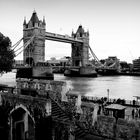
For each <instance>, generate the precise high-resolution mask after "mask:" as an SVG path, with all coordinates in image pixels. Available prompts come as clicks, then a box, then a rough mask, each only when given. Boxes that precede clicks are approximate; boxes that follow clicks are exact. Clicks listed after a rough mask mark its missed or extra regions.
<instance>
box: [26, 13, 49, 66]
mask: <svg viewBox="0 0 140 140" xmlns="http://www.w3.org/2000/svg"><path fill="white" fill-rule="evenodd" d="M45 32H46V23H45V19H44V18H43V21H42V20H39V18H38V16H37V13H36V11H34V12H33V14H32V16H31V19H30V20H29V22H28V23H26V19H24V23H23V43H24V44H25V43H26V42H27V41H28V40H30V39H31V37H32V36H34V40H33V42H32V43H31V44H30V45H28V46H27V47H26V48H24V52H23V60H24V64H29V65H33V64H36V63H37V62H39V61H44V60H45Z"/></svg>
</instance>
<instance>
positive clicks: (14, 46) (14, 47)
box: [11, 38, 23, 50]
mask: <svg viewBox="0 0 140 140" xmlns="http://www.w3.org/2000/svg"><path fill="white" fill-rule="evenodd" d="M22 39H23V38H21V39H20V40H19V41H18V42H17V43H16V44H14V45H13V46H12V47H11V48H12V50H15V49H16V47H17V46H18V45H19V44H20V42H21V41H22Z"/></svg>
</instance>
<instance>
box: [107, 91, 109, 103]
mask: <svg viewBox="0 0 140 140" xmlns="http://www.w3.org/2000/svg"><path fill="white" fill-rule="evenodd" d="M107 98H108V102H109V89H107Z"/></svg>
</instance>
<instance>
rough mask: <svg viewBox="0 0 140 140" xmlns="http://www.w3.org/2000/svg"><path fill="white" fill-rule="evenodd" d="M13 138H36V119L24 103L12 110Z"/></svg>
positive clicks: (11, 131) (23, 139)
mask: <svg viewBox="0 0 140 140" xmlns="http://www.w3.org/2000/svg"><path fill="white" fill-rule="evenodd" d="M10 124H11V125H10V135H11V140H26V139H31V140H33V139H34V138H35V121H34V118H33V117H32V115H31V114H30V112H29V111H28V110H27V108H26V107H25V106H24V105H22V104H21V105H18V106H16V107H15V108H14V109H12V110H11V111H10Z"/></svg>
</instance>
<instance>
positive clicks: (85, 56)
mask: <svg viewBox="0 0 140 140" xmlns="http://www.w3.org/2000/svg"><path fill="white" fill-rule="evenodd" d="M72 37H74V38H75V39H80V40H83V43H72V53H71V57H72V66H83V67H84V66H86V65H87V64H88V63H89V32H88V31H87V32H85V31H84V29H83V27H82V26H81V25H80V26H79V27H78V29H77V32H76V33H73V32H72Z"/></svg>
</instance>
